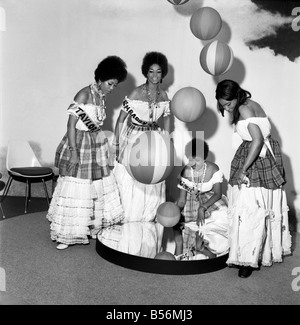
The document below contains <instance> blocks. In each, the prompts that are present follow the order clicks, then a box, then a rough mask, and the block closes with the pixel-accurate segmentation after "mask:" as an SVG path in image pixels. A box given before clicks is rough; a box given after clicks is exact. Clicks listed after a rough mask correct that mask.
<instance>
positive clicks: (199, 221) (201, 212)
mask: <svg viewBox="0 0 300 325" xmlns="http://www.w3.org/2000/svg"><path fill="white" fill-rule="evenodd" d="M205 212H206V208H205V207H204V206H200V207H199V209H198V216H197V222H196V223H197V226H203V225H204V224H205Z"/></svg>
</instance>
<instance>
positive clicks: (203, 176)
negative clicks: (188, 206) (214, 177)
mask: <svg viewBox="0 0 300 325" xmlns="http://www.w3.org/2000/svg"><path fill="white" fill-rule="evenodd" d="M206 167H207V164H206V162H205V160H204V163H203V167H202V168H203V173H202V178H201V182H200V189H199V192H200V194H199V202H200V205H202V199H201V193H202V186H203V183H204V179H205V174H206ZM202 168H201V169H202ZM192 180H193V183H196V182H195V176H194V170H193V168H192ZM196 188H197V187H196ZM197 189H198V188H197ZM191 203H192V211H194V204H193V200H192V202H191Z"/></svg>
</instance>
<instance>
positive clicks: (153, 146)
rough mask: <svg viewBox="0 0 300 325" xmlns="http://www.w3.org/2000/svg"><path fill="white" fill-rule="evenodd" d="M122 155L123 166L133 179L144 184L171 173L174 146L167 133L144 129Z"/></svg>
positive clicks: (151, 182) (156, 181)
mask: <svg viewBox="0 0 300 325" xmlns="http://www.w3.org/2000/svg"><path fill="white" fill-rule="evenodd" d="M124 156H125V160H124V165H125V168H126V170H127V171H128V173H129V174H130V175H131V176H132V177H133V178H134V179H136V180H137V181H138V182H140V183H144V184H156V183H160V182H162V181H164V180H165V179H166V178H167V177H168V176H169V175H170V174H171V172H172V170H173V168H174V156H175V148H174V145H173V142H172V141H171V139H170V137H169V136H168V135H167V134H162V133H159V132H157V131H146V132H144V133H142V134H139V135H137V136H136V137H135V138H134V139H133V141H132V143H131V144H128V145H127V147H126V149H125V155H124ZM126 159H127V160H126Z"/></svg>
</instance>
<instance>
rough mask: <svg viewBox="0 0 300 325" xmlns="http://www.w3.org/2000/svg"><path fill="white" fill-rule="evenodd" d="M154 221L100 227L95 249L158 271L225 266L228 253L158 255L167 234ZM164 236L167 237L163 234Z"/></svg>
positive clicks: (136, 267) (180, 271)
mask: <svg viewBox="0 0 300 325" xmlns="http://www.w3.org/2000/svg"><path fill="white" fill-rule="evenodd" d="M165 230H166V229H164V227H162V226H161V225H159V224H157V223H146V222H137V223H135V222H132V223H126V224H118V225H114V226H110V227H107V228H103V229H102V230H101V231H100V232H99V233H98V235H97V240H96V251H97V253H98V254H99V255H100V256H101V257H103V258H104V259H106V260H107V261H109V262H112V263H114V264H117V265H120V266H123V267H125V268H129V269H133V270H137V271H142V272H149V273H158V274H174V275H176V274H182V275H183V274H201V273H209V272H215V271H218V270H221V269H223V268H225V267H227V264H226V261H227V259H228V253H227V252H224V254H220V255H218V256H217V257H213V258H207V259H197V260H193V259H192V260H191V259H190V260H175V256H174V255H173V254H171V253H169V252H168V254H169V255H170V256H171V257H173V258H174V260H169V259H168V260H167V259H160V258H158V256H157V255H158V253H159V252H164V251H165V252H166V249H164V248H163V247H165V245H164V239H168V238H169V236H164V235H166V234H168V232H166V231H165ZM165 237H166V238H165Z"/></svg>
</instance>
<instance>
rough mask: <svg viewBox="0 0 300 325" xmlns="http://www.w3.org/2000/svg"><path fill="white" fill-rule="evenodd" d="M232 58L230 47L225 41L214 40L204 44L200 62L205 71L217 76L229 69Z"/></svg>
mask: <svg viewBox="0 0 300 325" xmlns="http://www.w3.org/2000/svg"><path fill="white" fill-rule="evenodd" d="M233 58H234V55H233V52H232V49H231V47H230V46H229V45H227V44H226V43H223V42H221V41H217V40H215V41H213V42H211V43H209V44H207V45H205V46H204V47H203V49H202V50H201V53H200V64H201V67H202V69H203V70H204V71H205V72H207V73H209V74H211V75H213V76H219V75H221V74H223V73H225V72H227V71H228V70H229V69H230V67H231V66H232V63H233Z"/></svg>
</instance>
